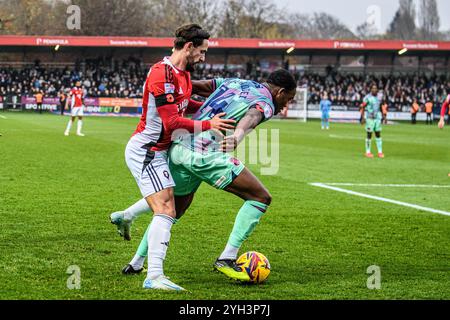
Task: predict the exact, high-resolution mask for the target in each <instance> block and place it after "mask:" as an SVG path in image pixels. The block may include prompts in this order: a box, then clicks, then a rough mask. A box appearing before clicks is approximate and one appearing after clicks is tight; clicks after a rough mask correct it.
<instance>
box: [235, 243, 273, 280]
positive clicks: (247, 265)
mask: <svg viewBox="0 0 450 320" xmlns="http://www.w3.org/2000/svg"><path fill="white" fill-rule="evenodd" d="M236 263H237V265H238V266H240V267H242V269H244V270H245V272H247V274H248V275H249V277H250V282H253V283H262V282H264V281H265V280H266V279H267V277H268V276H269V274H270V263H269V259H267V258H266V256H265V255H263V254H262V253H259V252H256V251H249V252H246V253H244V254H242V255H241V256H240V257H239V258H238V259H237V261H236Z"/></svg>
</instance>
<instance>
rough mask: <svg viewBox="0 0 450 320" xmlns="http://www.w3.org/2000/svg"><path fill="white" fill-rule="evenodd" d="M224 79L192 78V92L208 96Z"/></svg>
mask: <svg viewBox="0 0 450 320" xmlns="http://www.w3.org/2000/svg"><path fill="white" fill-rule="evenodd" d="M223 81H224V79H222V78H218V79H208V80H192V94H196V95H198V96H202V97H205V98H208V97H209V96H210V95H211V93H213V92H214V91H215V90H216V89H217V88H218V87H219V86H220V85H221V84H222V83H223Z"/></svg>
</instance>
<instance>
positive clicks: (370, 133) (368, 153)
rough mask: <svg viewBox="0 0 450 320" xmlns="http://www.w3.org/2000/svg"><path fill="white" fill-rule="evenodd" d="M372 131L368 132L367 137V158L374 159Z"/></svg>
mask: <svg viewBox="0 0 450 320" xmlns="http://www.w3.org/2000/svg"><path fill="white" fill-rule="evenodd" d="M371 149H372V131H367V137H366V157H368V158H373V154H372V151H371Z"/></svg>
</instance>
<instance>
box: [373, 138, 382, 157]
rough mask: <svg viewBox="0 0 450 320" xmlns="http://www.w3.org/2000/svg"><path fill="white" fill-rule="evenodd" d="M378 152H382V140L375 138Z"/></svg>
mask: <svg viewBox="0 0 450 320" xmlns="http://www.w3.org/2000/svg"><path fill="white" fill-rule="evenodd" d="M375 140H376V141H377V149H378V153H383V140H382V139H381V138H376V139H375Z"/></svg>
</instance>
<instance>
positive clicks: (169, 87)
mask: <svg viewBox="0 0 450 320" xmlns="http://www.w3.org/2000/svg"><path fill="white" fill-rule="evenodd" d="M164 93H165V94H168V93H175V85H174V84H172V83H164Z"/></svg>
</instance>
